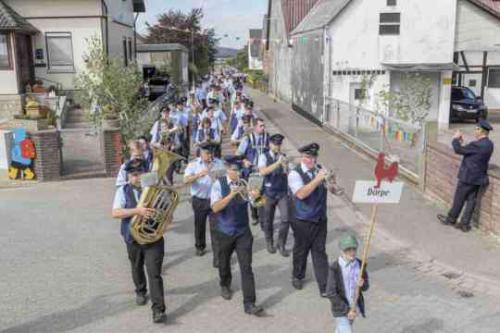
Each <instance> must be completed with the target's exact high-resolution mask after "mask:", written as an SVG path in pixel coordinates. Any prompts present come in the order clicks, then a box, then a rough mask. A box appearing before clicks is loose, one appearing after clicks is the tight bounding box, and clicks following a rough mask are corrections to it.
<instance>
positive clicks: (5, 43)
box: [0, 0, 145, 118]
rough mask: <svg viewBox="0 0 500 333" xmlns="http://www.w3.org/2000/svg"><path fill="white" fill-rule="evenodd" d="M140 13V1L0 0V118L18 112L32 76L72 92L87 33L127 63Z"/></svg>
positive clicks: (130, 54)
mask: <svg viewBox="0 0 500 333" xmlns="http://www.w3.org/2000/svg"><path fill="white" fill-rule="evenodd" d="M142 12H145V5H144V1H143V0H0V118H4V117H10V116H11V115H12V114H13V113H18V112H19V111H20V108H21V97H20V96H21V94H23V93H24V92H25V88H26V85H27V84H29V83H30V82H33V81H34V80H41V81H42V82H44V85H45V86H50V85H54V86H56V87H57V88H59V89H60V90H66V91H71V90H73V89H74V88H75V87H74V78H75V75H76V74H77V73H78V72H79V71H80V70H81V69H82V68H83V67H84V58H83V56H84V54H85V52H86V51H87V43H86V39H88V38H89V37H92V36H97V37H98V38H100V39H101V40H102V42H103V45H104V47H105V49H106V51H107V52H108V54H109V55H110V56H113V57H118V58H121V59H123V63H124V65H127V64H128V63H129V62H130V61H131V60H133V59H134V58H135V23H136V19H137V15H138V13H142Z"/></svg>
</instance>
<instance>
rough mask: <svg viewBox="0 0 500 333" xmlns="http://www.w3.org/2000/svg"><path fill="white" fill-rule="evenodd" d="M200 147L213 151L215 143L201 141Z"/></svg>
mask: <svg viewBox="0 0 500 333" xmlns="http://www.w3.org/2000/svg"><path fill="white" fill-rule="evenodd" d="M200 149H201V150H205V151H208V152H210V153H213V151H214V150H215V145H214V144H213V143H210V142H203V143H201V144H200Z"/></svg>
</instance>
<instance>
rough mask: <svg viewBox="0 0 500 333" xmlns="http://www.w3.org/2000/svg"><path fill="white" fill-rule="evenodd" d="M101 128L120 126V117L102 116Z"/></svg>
mask: <svg viewBox="0 0 500 333" xmlns="http://www.w3.org/2000/svg"><path fill="white" fill-rule="evenodd" d="M102 127H103V128H120V119H117V118H104V119H103V120H102Z"/></svg>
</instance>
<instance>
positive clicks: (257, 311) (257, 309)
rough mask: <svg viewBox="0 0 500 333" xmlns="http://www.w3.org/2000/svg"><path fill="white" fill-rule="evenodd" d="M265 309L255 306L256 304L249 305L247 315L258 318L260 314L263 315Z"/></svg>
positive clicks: (246, 307)
mask: <svg viewBox="0 0 500 333" xmlns="http://www.w3.org/2000/svg"><path fill="white" fill-rule="evenodd" d="M262 311H264V309H263V308H262V307H261V306H258V305H255V304H253V303H252V304H248V305H245V313H246V314H249V315H253V316H258V315H259V314H261V313H262Z"/></svg>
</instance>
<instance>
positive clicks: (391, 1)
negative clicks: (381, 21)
mask: <svg viewBox="0 0 500 333" xmlns="http://www.w3.org/2000/svg"><path fill="white" fill-rule="evenodd" d="M397 5H398V3H397V1H396V0H387V6H397Z"/></svg>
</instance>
